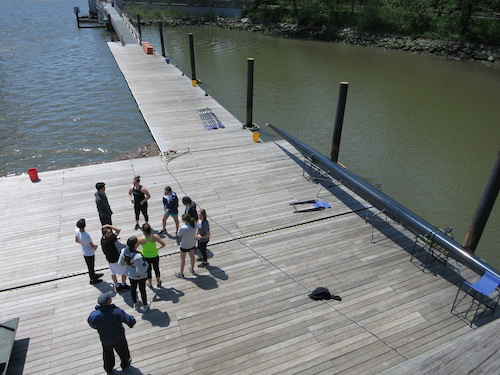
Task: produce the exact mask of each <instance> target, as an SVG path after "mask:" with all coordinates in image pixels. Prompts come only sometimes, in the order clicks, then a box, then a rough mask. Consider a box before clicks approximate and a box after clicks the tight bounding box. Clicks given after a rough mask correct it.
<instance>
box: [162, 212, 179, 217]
mask: <svg viewBox="0 0 500 375" xmlns="http://www.w3.org/2000/svg"><path fill="white" fill-rule="evenodd" d="M164 215H169V216H172V217H177V216H179V214H171V213H170V212H165V213H164Z"/></svg>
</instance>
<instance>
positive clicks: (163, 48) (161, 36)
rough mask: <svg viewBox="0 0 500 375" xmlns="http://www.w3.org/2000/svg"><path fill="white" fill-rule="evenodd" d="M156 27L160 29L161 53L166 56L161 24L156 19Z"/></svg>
mask: <svg viewBox="0 0 500 375" xmlns="http://www.w3.org/2000/svg"><path fill="white" fill-rule="evenodd" d="M158 28H159V29H160V43H161V55H162V56H163V57H167V56H166V54H165V41H164V40H163V24H162V23H161V21H158Z"/></svg>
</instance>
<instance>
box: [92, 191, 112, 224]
mask: <svg viewBox="0 0 500 375" xmlns="http://www.w3.org/2000/svg"><path fill="white" fill-rule="evenodd" d="M95 188H96V189H97V191H96V193H95V204H96V205H97V212H98V213H99V220H101V225H104V224H113V223H112V222H111V215H113V211H111V207H110V206H109V202H108V197H107V196H106V193H105V191H106V185H105V184H104V182H98V183H97V184H95Z"/></svg>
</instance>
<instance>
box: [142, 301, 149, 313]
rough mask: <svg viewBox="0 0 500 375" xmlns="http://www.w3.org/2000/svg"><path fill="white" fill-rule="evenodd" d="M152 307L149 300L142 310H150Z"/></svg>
mask: <svg viewBox="0 0 500 375" xmlns="http://www.w3.org/2000/svg"><path fill="white" fill-rule="evenodd" d="M150 307H151V302H148V303H146V304H145V305H144V307H143V308H142V311H148V310H149V308H150Z"/></svg>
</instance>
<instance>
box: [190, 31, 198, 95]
mask: <svg viewBox="0 0 500 375" xmlns="http://www.w3.org/2000/svg"><path fill="white" fill-rule="evenodd" d="M189 55H190V57H191V83H192V84H193V87H196V82H197V80H196V64H195V61H194V40H193V34H192V33H189Z"/></svg>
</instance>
